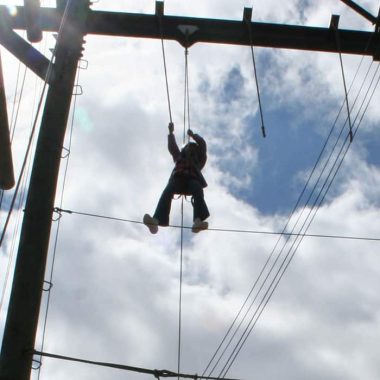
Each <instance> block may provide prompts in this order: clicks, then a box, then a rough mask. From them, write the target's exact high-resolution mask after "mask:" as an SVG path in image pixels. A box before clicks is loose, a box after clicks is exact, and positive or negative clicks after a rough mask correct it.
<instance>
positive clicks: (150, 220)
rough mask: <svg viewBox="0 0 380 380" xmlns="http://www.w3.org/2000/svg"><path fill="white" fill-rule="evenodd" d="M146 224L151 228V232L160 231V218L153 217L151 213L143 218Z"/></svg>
mask: <svg viewBox="0 0 380 380" xmlns="http://www.w3.org/2000/svg"><path fill="white" fill-rule="evenodd" d="M143 222H144V224H145V225H146V226H147V227H148V228H149V231H150V233H151V234H156V233H157V232H158V220H157V219H156V218H153V217H151V216H150V215H149V214H145V215H144V218H143Z"/></svg>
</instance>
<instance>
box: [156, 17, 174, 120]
mask: <svg viewBox="0 0 380 380" xmlns="http://www.w3.org/2000/svg"><path fill="white" fill-rule="evenodd" d="M158 25H159V29H160V35H161V50H162V61H163V64H164V76H165V85H166V99H167V102H168V110H169V120H170V122H171V123H172V122H173V117H172V108H171V103H170V91H169V80H168V70H167V65H166V54H165V44H164V30H163V25H162V14H159V16H158Z"/></svg>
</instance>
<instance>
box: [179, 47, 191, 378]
mask: <svg viewBox="0 0 380 380" xmlns="http://www.w3.org/2000/svg"><path fill="white" fill-rule="evenodd" d="M188 72H189V68H188V49H187V48H186V49H185V78H184V82H185V83H184V101H183V144H185V143H186V120H187V125H188V128H187V129H188V130H189V129H190V100H189V75H188ZM184 197H185V196H184V195H182V200H181V254H180V270H179V311H178V368H177V373H180V372H181V335H182V277H183V233H184V227H183V219H184V217H183V205H184ZM178 380H179V377H178Z"/></svg>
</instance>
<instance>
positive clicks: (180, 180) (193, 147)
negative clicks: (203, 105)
mask: <svg viewBox="0 0 380 380" xmlns="http://www.w3.org/2000/svg"><path fill="white" fill-rule="evenodd" d="M173 132H174V124H173V123H169V135H168V149H169V152H170V154H171V155H172V156H173V160H174V162H175V166H174V169H173V171H172V174H171V176H170V178H169V182H168V184H167V185H166V187H165V190H164V191H163V193H162V195H161V198H160V200H159V201H158V204H157V208H156V211H155V213H154V215H153V217H152V216H150V215H149V214H145V215H144V219H143V221H144V224H145V225H146V226H147V227H148V228H149V230H150V232H151V233H152V234H155V233H157V231H158V226H163V227H164V226H168V225H169V214H170V208H171V203H172V199H173V196H174V194H181V195H191V196H192V204H193V227H192V231H193V232H199V231H201V230H206V229H207V228H208V223H207V222H206V221H205V219H207V218H208V217H209V216H210V213H209V211H208V208H207V205H206V202H205V200H204V195H203V188H205V187H206V186H207V182H206V180H205V179H204V177H203V175H202V173H201V170H202V169H203V167H204V166H205V163H206V160H207V145H206V142H205V140H204V139H203V138H202V137H201V136H199V135H197V134H195V133H193V131H192V130H190V129H189V130H188V131H187V134H188V135H189V136H190V137H191V138H192V139H193V140H194V142H189V143H187V144H186V145H185V146H184V147H183V148H182V149H181V150H179V148H178V145H177V143H176V140H175V136H174V134H173Z"/></svg>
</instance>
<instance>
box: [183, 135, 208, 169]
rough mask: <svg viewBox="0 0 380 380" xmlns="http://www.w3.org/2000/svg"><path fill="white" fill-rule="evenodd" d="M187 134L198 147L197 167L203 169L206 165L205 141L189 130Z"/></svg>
mask: <svg viewBox="0 0 380 380" xmlns="http://www.w3.org/2000/svg"><path fill="white" fill-rule="evenodd" d="M187 134H188V135H189V136H190V137H191V138H192V139H193V140H194V141H195V142H196V143H197V144H198V147H199V158H198V159H199V165H200V169H203V167H204V166H205V164H206V161H207V144H206V141H205V140H204V139H203V137H202V136H200V135H197V134H196V133H194V132H193V131H192V130H191V129H189V130H188V131H187Z"/></svg>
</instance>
